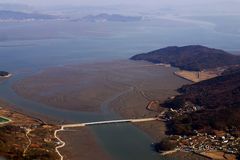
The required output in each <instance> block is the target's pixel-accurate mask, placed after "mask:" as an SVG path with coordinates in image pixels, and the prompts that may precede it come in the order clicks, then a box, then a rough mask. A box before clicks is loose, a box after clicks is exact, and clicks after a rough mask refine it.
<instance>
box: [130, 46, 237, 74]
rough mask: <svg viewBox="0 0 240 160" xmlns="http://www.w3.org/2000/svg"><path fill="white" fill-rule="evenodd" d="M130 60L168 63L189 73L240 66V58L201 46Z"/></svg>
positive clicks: (149, 54)
mask: <svg viewBox="0 0 240 160" xmlns="http://www.w3.org/2000/svg"><path fill="white" fill-rule="evenodd" d="M130 59H131V60H145V61H149V62H152V63H167V64H171V65H172V66H174V67H179V68H180V69H183V70H189V71H201V70H204V69H212V68H217V67H224V66H231V65H236V64H240V56H236V55H232V54H230V53H227V52H225V51H223V50H219V49H213V48H208V47H205V46H200V45H190V46H184V47H176V46H172V47H166V48H162V49H159V50H155V51H152V52H149V53H143V54H138V55H135V56H133V57H131V58H130Z"/></svg>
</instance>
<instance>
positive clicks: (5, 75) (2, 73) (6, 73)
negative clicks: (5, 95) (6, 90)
mask: <svg viewBox="0 0 240 160" xmlns="http://www.w3.org/2000/svg"><path fill="white" fill-rule="evenodd" d="M0 77H3V78H8V77H11V74H10V73H9V72H6V71H0Z"/></svg>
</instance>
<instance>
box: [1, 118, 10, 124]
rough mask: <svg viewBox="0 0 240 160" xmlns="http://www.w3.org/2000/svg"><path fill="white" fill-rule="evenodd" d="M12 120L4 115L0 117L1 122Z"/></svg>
mask: <svg viewBox="0 0 240 160" xmlns="http://www.w3.org/2000/svg"><path fill="white" fill-rule="evenodd" d="M8 121H10V120H9V119H7V118H4V117H0V123H5V122H8Z"/></svg>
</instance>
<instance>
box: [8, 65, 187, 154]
mask: <svg viewBox="0 0 240 160" xmlns="http://www.w3.org/2000/svg"><path fill="white" fill-rule="evenodd" d="M177 70H178V69H176V68H170V67H163V66H157V65H154V64H151V63H148V62H134V61H129V60H119V61H111V62H98V63H91V64H81V65H66V66H63V67H55V68H50V69H46V70H43V71H42V72H40V73H37V74H35V75H32V76H30V77H27V78H25V79H23V80H20V81H18V82H16V83H15V84H14V86H13V88H14V90H15V91H16V93H17V94H19V95H20V96H23V97H25V98H27V99H31V100H34V101H38V102H41V103H44V104H46V105H48V106H52V107H55V108H60V109H64V110H71V111H76V112H91V113H92V112H94V113H99V114H103V115H106V119H109V118H110V119H119V118H121V117H123V118H143V117H154V116H157V115H158V114H159V112H153V111H149V110H147V108H146V107H147V105H148V103H149V102H150V101H152V100H158V101H160V102H161V101H164V100H165V99H166V98H168V97H171V96H174V95H176V94H177V93H176V91H175V90H176V89H177V88H179V87H180V86H182V85H183V84H187V83H190V82H189V81H186V80H184V79H181V78H179V77H176V76H175V75H174V74H173V73H174V72H175V71H177ZM99 127H100V126H99ZM99 127H96V128H97V129H96V128H95V127H93V132H95V131H96V132H98V133H96V134H97V135H98V134H101V133H104V132H105V130H104V129H102V128H101V129H99ZM137 127H139V128H141V129H142V130H144V131H145V132H146V133H147V134H148V135H150V136H151V137H152V138H153V139H154V140H160V139H161V138H163V136H164V132H165V125H164V123H163V122H148V123H142V124H138V125H137ZM110 128H111V127H110ZM112 128H117V127H116V126H113V127H112ZM119 128H120V130H119V131H121V127H119ZM123 128H124V127H123ZM123 128H122V129H123ZM114 130H116V129H114ZM134 130H135V129H134ZM73 132H74V131H73ZM85 133H86V135H88V136H87V137H88V138H89V139H91V138H90V137H92V138H93V141H92V142H91V144H92V145H90V146H91V150H96V151H97V153H99V154H97V153H96V154H95V156H97V155H99V156H103V157H105V156H106V157H108V155H106V154H105V151H103V150H102V149H99V147H100V146H101V145H97V143H98V142H97V141H94V137H95V136H94V134H88V133H89V131H88V130H85V131H84V132H81V130H78V131H75V132H74V133H72V132H64V133H62V135H61V137H62V138H63V140H64V141H67V142H68V143H70V144H71V145H67V146H66V148H64V149H63V151H64V153H65V154H66V155H67V156H68V157H71V156H73V154H76V153H78V148H83V149H84V146H86V144H85V143H81V142H84V141H85V138H86V137H85V136H82V134H85ZM74 134H75V135H76V136H77V135H78V136H77V139H78V140H77V141H73V140H71V139H72V137H73V135H74ZM74 137H75V136H74ZM89 143H90V142H89ZM99 143H102V142H101V139H100V140H99ZM103 145H104V142H103ZM109 145H111V144H109ZM69 146H71V147H69ZM73 146H75V147H73ZM147 147H149V148H150V144H149V146H146V148H147ZM100 148H101V147H100ZM91 150H88V152H89V153H86V155H88V154H90V153H92V151H91ZM86 152H87V151H86ZM118 152H119V151H118ZM71 154H72V155H71Z"/></svg>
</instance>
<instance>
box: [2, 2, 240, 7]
mask: <svg viewBox="0 0 240 160" xmlns="http://www.w3.org/2000/svg"><path fill="white" fill-rule="evenodd" d="M44 1H45V2H44ZM0 2H3V3H24V4H29V5H41V6H44V5H94V6H102V5H119V4H122V5H136V4H138V5H142V6H161V5H175V6H176V5H187V4H189V5H205V4H214V3H215V5H221V4H222V5H226V4H227V5H235V4H240V2H239V0H201V1H199V0H197V1H196V0H0ZM213 7H214V6H213Z"/></svg>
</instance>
